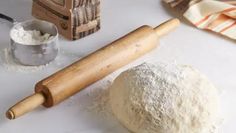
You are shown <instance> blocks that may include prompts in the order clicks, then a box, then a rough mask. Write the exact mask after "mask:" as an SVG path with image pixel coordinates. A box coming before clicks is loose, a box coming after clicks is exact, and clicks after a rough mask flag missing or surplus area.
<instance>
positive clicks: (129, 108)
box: [109, 63, 219, 133]
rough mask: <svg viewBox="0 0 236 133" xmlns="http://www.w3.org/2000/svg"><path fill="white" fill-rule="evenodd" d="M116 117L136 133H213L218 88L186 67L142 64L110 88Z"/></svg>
mask: <svg viewBox="0 0 236 133" xmlns="http://www.w3.org/2000/svg"><path fill="white" fill-rule="evenodd" d="M109 98H110V104H111V108H112V111H113V114H114V115H115V116H116V118H117V119H118V120H119V121H120V122H121V123H122V124H123V125H124V126H125V127H127V128H128V129H129V130H131V131H132V132H135V133H211V132H213V125H214V123H215V121H216V120H217V119H218V109H219V108H218V107H219V97H218V91H217V89H216V88H215V87H214V86H213V85H212V83H211V82H209V81H208V79H207V78H206V77H205V76H204V75H202V74H201V73H200V72H199V71H198V70H196V69H194V68H192V67H191V66H186V65H175V64H164V63H159V64H155V65H154V64H147V63H145V64H142V65H140V66H137V67H134V68H132V69H129V70H127V71H125V72H123V73H122V74H120V75H119V76H118V77H117V78H116V79H115V81H114V82H113V84H112V86H111V88H110V94H109Z"/></svg>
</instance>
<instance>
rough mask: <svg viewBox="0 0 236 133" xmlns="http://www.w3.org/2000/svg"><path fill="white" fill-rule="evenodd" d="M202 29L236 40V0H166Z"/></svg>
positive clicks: (165, 0)
mask: <svg viewBox="0 0 236 133" xmlns="http://www.w3.org/2000/svg"><path fill="white" fill-rule="evenodd" d="M164 2H166V3H168V4H169V5H170V6H171V7H173V8H175V9H176V10H177V11H178V12H180V13H182V14H183V16H184V17H185V18H186V19H187V20H189V21H190V22H191V23H192V24H193V25H195V26H196V27H198V28H200V29H205V30H210V31H213V32H216V33H219V34H221V35H224V36H226V37H229V38H231V39H234V40H236V1H235V0H231V1H230V0H164Z"/></svg>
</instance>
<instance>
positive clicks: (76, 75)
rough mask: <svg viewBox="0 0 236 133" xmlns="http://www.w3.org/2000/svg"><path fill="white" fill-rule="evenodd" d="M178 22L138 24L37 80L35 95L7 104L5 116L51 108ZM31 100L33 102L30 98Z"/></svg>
mask: <svg viewBox="0 0 236 133" xmlns="http://www.w3.org/2000/svg"><path fill="white" fill-rule="evenodd" d="M178 25H179V20H177V19H172V20H169V21H167V22H165V23H163V24H161V25H160V26H158V27H156V28H154V29H153V28H152V27H150V26H142V27H140V28H138V29H137V30H135V31H133V32H131V33H129V34H127V35H126V36H124V37H122V38H120V39H118V40H116V41H114V42H112V43H111V44H109V45H107V46H106V47H104V48H101V49H100V50H98V51H96V52H94V53H92V54H90V55H88V56H87V57H85V58H83V59H81V60H79V61H77V62H75V63H73V64H72V65H70V66H68V67H66V68H64V69H62V70H60V71H58V72H56V73H55V74H53V75H52V76H49V77H48V78H46V79H44V80H42V81H40V82H39V83H37V84H36V86H35V92H36V93H35V94H34V95H32V96H30V97H28V98H26V99H24V100H22V101H20V102H19V103H17V104H16V105H14V106H13V107H11V108H10V109H9V110H8V111H7V113H6V116H7V117H8V118H9V119H15V118H17V117H19V116H21V115H23V114H24V113H26V112H29V111H31V110H32V109H33V108H35V107H37V106H39V105H41V104H43V105H44V106H45V107H52V106H54V105H56V104H58V103H60V102H62V101H63V100H65V99H66V98H68V97H70V96H72V95H74V94H76V93H77V92H79V91H81V90H82V89H83V88H85V87H86V86H88V85H90V84H92V83H94V82H96V81H98V80H99V79H102V78H103V77H105V76H107V75H108V74H110V73H112V72H114V71H115V70H117V69H119V68H121V67H122V66H124V65H127V64H128V63H130V62H132V61H134V60H135V59H137V58H139V57H140V56H143V55H144V54H146V53H148V52H149V51H151V50H153V49H154V48H155V47H156V46H157V44H158V39H159V37H160V36H162V35H165V34H167V33H169V32H170V31H171V30H173V29H175V28H176V27H177V26H178ZM32 100H33V101H32Z"/></svg>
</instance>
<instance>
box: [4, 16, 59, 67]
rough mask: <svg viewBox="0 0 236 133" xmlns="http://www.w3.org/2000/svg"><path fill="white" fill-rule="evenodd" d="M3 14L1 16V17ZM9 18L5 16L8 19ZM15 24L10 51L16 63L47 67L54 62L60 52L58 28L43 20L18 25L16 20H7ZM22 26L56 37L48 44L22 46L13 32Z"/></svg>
mask: <svg viewBox="0 0 236 133" xmlns="http://www.w3.org/2000/svg"><path fill="white" fill-rule="evenodd" d="M1 16H2V14H0V17H1ZM7 17H8V16H5V18H4V19H6V18H7ZM6 20H8V21H10V22H12V23H13V24H14V26H13V27H12V29H11V31H10V37H11V44H10V51H11V54H12V56H13V58H14V59H15V61H16V62H18V63H20V64H23V65H28V66H39V65H45V64H48V63H49V62H51V61H53V60H54V59H55V58H56V56H57V54H58V51H59V47H58V36H59V35H58V30H57V27H56V26H55V25H54V24H52V23H50V22H46V21H41V20H36V19H35V20H28V21H25V22H21V23H17V22H16V21H14V19H12V18H10V17H8V19H6ZM19 26H22V27H23V28H24V29H25V30H38V31H40V32H42V33H49V34H50V35H52V36H54V37H53V38H52V39H50V40H49V41H48V42H44V43H40V44H36V45H35V44H34V45H28V44H21V43H19V42H16V41H15V40H14V38H13V37H12V32H13V29H14V28H17V27H19Z"/></svg>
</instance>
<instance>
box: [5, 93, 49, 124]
mask: <svg viewBox="0 0 236 133" xmlns="http://www.w3.org/2000/svg"><path fill="white" fill-rule="evenodd" d="M44 102H45V97H44V95H43V94H42V93H35V94H33V95H31V96H29V97H27V98H25V99H23V100H22V101H20V102H19V103H17V104H16V105H14V106H12V107H11V108H10V109H9V110H8V111H7V112H6V117H7V118H8V119H10V120H13V119H16V118H17V117H19V116H22V115H24V114H25V113H27V112H30V111H31V110H33V109H35V108H37V107H38V106H39V105H41V104H43V103H44Z"/></svg>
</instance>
